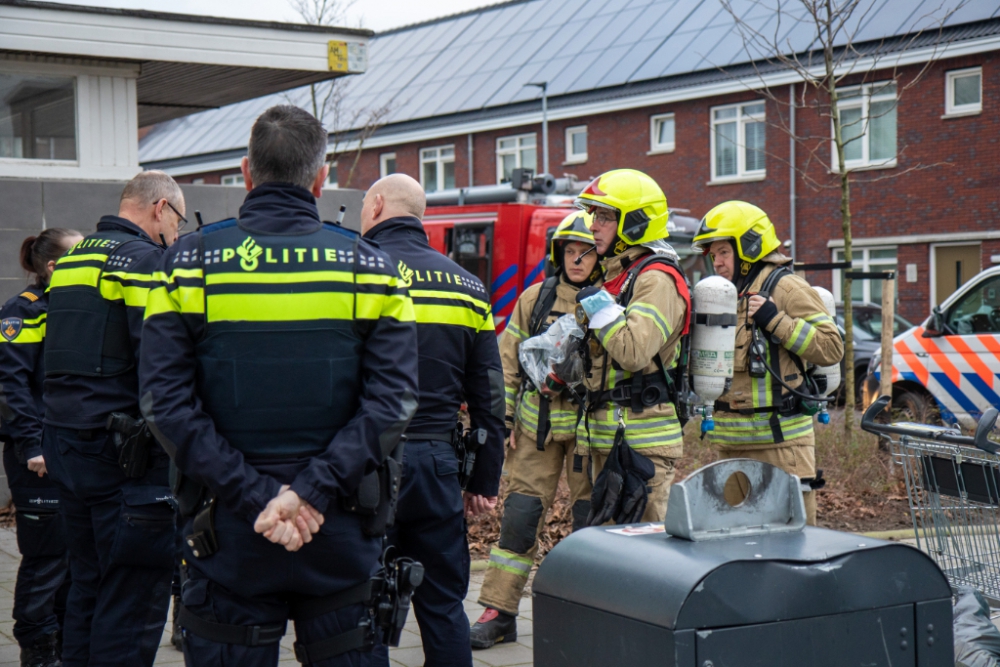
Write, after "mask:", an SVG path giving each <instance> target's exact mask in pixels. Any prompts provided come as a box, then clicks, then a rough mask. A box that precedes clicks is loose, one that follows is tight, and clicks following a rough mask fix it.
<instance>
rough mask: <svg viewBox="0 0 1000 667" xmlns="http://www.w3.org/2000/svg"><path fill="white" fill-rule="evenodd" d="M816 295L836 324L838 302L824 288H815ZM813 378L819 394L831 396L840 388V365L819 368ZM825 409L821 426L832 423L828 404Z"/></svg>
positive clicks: (820, 415) (824, 406)
mask: <svg viewBox="0 0 1000 667" xmlns="http://www.w3.org/2000/svg"><path fill="white" fill-rule="evenodd" d="M813 289H814V290H816V293H817V294H819V298H820V300H822V301H823V305H824V306H825V307H826V313H827V315H829V316H830V317H831V318H833V320H834V322H836V321H837V302H836V301H834V300H833V294H831V293H830V290H828V289H824V288H822V287H816V286H813ZM812 376H813V378H815V380H816V381H817V383H818V384H819V387H818V388H819V393H820V394H821V395H823V396H831V395H833V393H834V392H836V391H837V389H839V388H840V364H833V365H832V366H818V367H817V368H816V369H815V370H814V371H813V372H812ZM822 405H823V408H822V410H820V413H819V416H818V419H819V422H820V423H821V424H829V423H830V414H829V413H828V412H827V411H826V406H827V405H828V404H827V403H823V404H822Z"/></svg>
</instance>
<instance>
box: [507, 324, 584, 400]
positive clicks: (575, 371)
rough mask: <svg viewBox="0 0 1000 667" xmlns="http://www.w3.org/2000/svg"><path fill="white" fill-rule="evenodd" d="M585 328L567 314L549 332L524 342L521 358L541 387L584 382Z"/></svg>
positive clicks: (525, 369) (521, 347)
mask: <svg viewBox="0 0 1000 667" xmlns="http://www.w3.org/2000/svg"><path fill="white" fill-rule="evenodd" d="M583 334H584V332H583V329H581V328H580V325H579V324H577V322H576V318H575V317H574V316H573V315H563V316H562V317H560V318H559V319H557V320H556V321H555V322H553V323H552V326H550V327H549V328H548V329H547V330H546V331H545V332H543V333H540V334H538V335H537V336H533V337H531V338H529V339H528V340H526V341H524V342H523V343H521V346H520V348H518V359H519V360H520V362H521V367H522V368H523V369H524V372H525V373H527V376H528V379H529V380H531V382H532V384H534V385H535V387H537V388H538V389H542V388H544V387H545V386H546V381H547V380H550V382H549V384H550V385H551V384H552V383H555V384H556V385H568V386H570V387H575V386H577V385H579V384H580V383H582V382H583V375H584V370H583V358H582V357H581V356H580V354H579V351H580V346H581V345H582V344H583Z"/></svg>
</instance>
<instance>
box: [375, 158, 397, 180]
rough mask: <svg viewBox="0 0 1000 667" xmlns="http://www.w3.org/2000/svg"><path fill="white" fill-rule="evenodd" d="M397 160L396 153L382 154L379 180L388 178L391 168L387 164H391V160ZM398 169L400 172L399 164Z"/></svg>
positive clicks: (379, 160) (379, 161)
mask: <svg viewBox="0 0 1000 667" xmlns="http://www.w3.org/2000/svg"><path fill="white" fill-rule="evenodd" d="M395 159H396V154H395V153H382V154H381V155H379V156H378V175H379V178H385V177H386V176H388V175H389V166H388V164H386V163H387V162H389V160H395ZM396 167H397V169H396V171H399V164H398V163H397V164H396ZM396 171H394V172H392V173H394V174H395V173H396Z"/></svg>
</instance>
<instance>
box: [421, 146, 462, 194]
mask: <svg viewBox="0 0 1000 667" xmlns="http://www.w3.org/2000/svg"><path fill="white" fill-rule="evenodd" d="M420 184H421V185H423V186H424V191H425V192H437V191H438V190H450V189H451V188H453V187H455V147H454V146H439V147H437V148H424V149H422V150H421V151H420Z"/></svg>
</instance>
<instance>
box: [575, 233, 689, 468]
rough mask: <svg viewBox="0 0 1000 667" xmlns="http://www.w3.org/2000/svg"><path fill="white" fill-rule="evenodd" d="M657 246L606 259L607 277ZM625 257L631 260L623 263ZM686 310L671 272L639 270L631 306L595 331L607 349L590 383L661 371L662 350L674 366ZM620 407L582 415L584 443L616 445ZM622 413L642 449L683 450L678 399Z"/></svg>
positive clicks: (671, 453) (656, 452) (630, 437)
mask: <svg viewBox="0 0 1000 667" xmlns="http://www.w3.org/2000/svg"><path fill="white" fill-rule="evenodd" d="M651 252H652V251H651V250H649V249H648V248H645V247H642V246H636V247H632V248H629V249H628V250H626V251H625V252H623V253H622V254H621V255H618V256H615V257H611V258H608V259H606V260H604V261H603V262H602V265H603V268H604V280H605V282H606V283H607V282H610V281H612V280H614V279H615V278H617V277H618V276H619V275H621V274H622V273H623V272H624V271H626V270H627V265H629V264H631V262H635V261H639V260H640V259H642V258H643V257H644V256H646V255H649V254H650V253H651ZM623 263H625V264H626V265H624V266H623ZM685 311H686V305H685V303H684V299H683V298H682V297H681V296H680V294H678V292H677V286H676V285H675V284H674V279H673V278H672V277H671V276H670V275H668V274H666V273H664V272H663V271H658V270H649V271H646V272H645V273H642V274H640V275H639V276H637V277H636V279H635V287H634V288H633V291H632V300H631V301H630V302H629V304H628V307H627V309H626V311H625V312H624V313H623V314H622V315H620V316H619V317H618V319H616V320H615V321H613V322H611V323H610V324H608V325H607V326H605V327H603V328H601V329H600V330H598V331H594V332H593V335H594V336H595V338H596V339H597V341H598V342H600V344H601V350H600V353H599V354H598V355H597V356H596V357H594V359H593V362H594V365H593V369H592V370H591V373H590V377H589V379H588V380H587V388H588V389H589V390H591V391H602V390H608V389H613V388H614V387H616V386H619V385H620V384H625V383H626V381H627V380H629V379H630V378H631V377H632V376H633V375H634V374H635V373H644V374H645V373H659V372H660V369H659V367H658V366H657V364H656V361H655V359H656V356H657V355H659V357H660V359H661V360H662V361H663V366H664V368H666V369H670V368H673V367H674V366H675V365H676V364H677V354H678V348H679V343H680V338H681V334H682V333H683V330H684V317H685ZM605 365H607V373H606V374H605V373H604V367H605ZM602 379H603V382H602ZM616 407H617V406H616V405H615V404H614V403H605V404H603V405H599V406H597V408H596V410H595V411H594V412H592V413H591V414H589V415H588V417H587V418H586V419H584V420H583V421H581V423H580V429H579V433H580V434H579V437H578V442H579V445H578V447H585V446H587V445H588V444H589V446H590V447H593V448H597V449H609V448H610V447H611V446H612V444H613V443H614V436H615V431H616V430H617V428H618V421H617V419H616V418H615V408H616ZM622 414H623V416H624V418H625V423H626V428H625V437H626V440H627V441H628V444H629V445H630V446H632V447H633V448H635V449H641V450H642V453H643V454H644V455H646V456H664V457H670V458H677V457H679V456H681V454H682V453H683V440H682V434H681V427H680V423H679V422H678V421H677V416H676V414H675V410H674V406H673V405H672V404H670V403H661V404H659V405H654V406H651V407H648V408H645V409H644V410H643V411H642V412H641V413H638V414H633V413H632V410H631V409H628V408H623V409H622Z"/></svg>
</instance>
